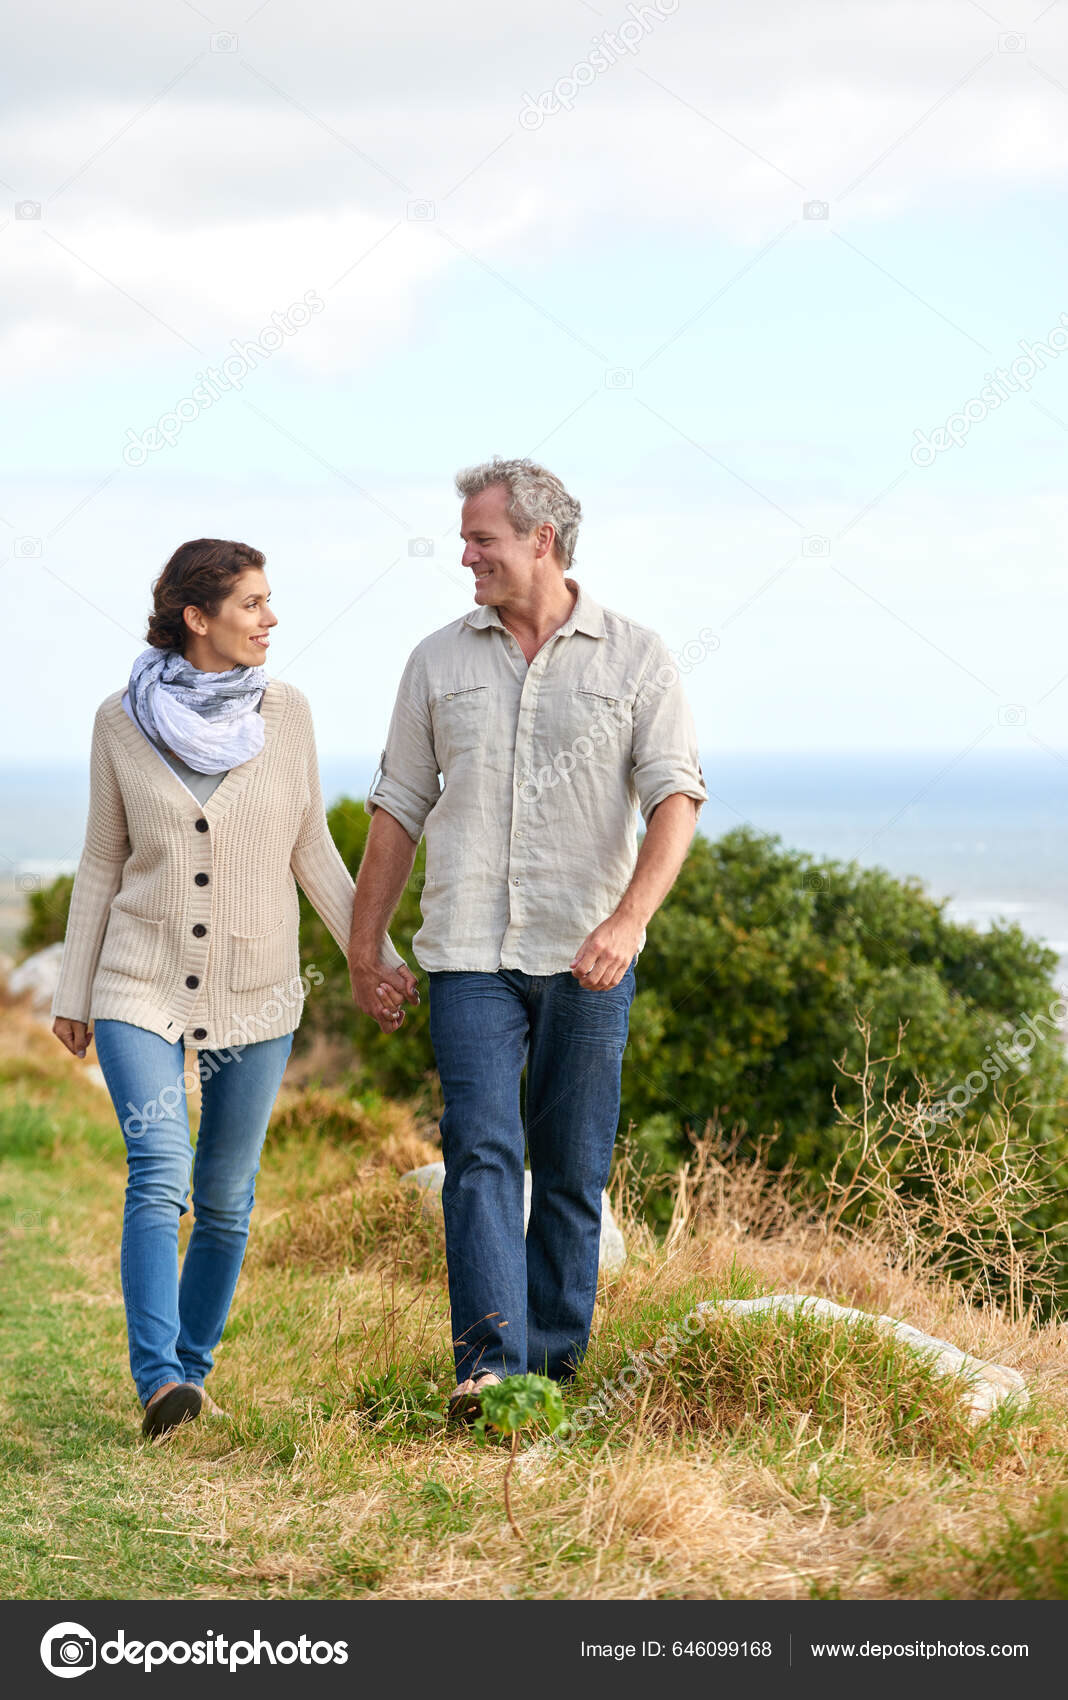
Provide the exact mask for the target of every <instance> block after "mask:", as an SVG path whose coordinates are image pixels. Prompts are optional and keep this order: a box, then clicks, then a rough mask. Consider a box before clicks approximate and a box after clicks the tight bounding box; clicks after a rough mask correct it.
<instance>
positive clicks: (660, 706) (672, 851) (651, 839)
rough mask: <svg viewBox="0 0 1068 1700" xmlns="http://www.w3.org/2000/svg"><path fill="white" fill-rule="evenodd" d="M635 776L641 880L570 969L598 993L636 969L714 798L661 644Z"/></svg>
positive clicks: (648, 661)
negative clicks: (641, 946) (646, 935)
mask: <svg viewBox="0 0 1068 1700" xmlns="http://www.w3.org/2000/svg"><path fill="white" fill-rule="evenodd" d="M631 775H632V778H633V782H634V788H635V791H636V792H637V795H638V802H639V805H640V807H641V811H642V815H643V817H644V819H645V826H646V832H645V838H644V840H643V841H642V846H641V849H640V850H639V852H638V859H637V862H636V863H635V865H634V873H633V874H632V875H631V880H630V884H629V885H628V886H627V889H626V891H625V892H624V893H623V896H622V897H621V898H620V900H619V903H618V904H617V905H616V907H615V909H614V910H613V912H612V914H611V915H609V916H608V917H607V919H606V920H604V921H602V922H601V923H600V925H599V926H597V927H595V928H594V929H593V932H592V933H590V934H589V936H588V937H587V938H586V939H584V940H583V942H582V945H581V946H580V948H579V950H578V952H577V954H576V956H575V958H574V960H573V962H572V964H571V972H572V973H573V974H574V976H575V978H576V979H577V980H578V981H579V983H580V984H581V985H583V986H589V987H591V988H592V989H594V990H597V991H607V990H608V988H609V987H610V986H618V984H619V982H620V980H622V978H623V976H624V974H625V973H626V972H627V969H628V968H629V967H630V964H631V959H632V958H633V956H634V953H635V951H636V950H637V948H638V940H639V939H640V938H641V936H642V928H643V927H644V926H646V925H647V924H648V922H649V921H650V920H651V919H652V917H653V915H655V914H656V911H657V909H659V907H660V905H661V903H663V901H664V898H665V897H666V896H667V894H668V892H669V891H670V890H671V887H672V886H673V885H674V883H675V879H676V876H677V875H678V871H679V869H680V868H681V867H682V864H683V862H684V861H685V859H686V852H687V850H688V849H689V847H690V840H691V839H692V838H693V835H694V829H695V827H696V825H697V816H698V813H699V811H700V808H701V804H702V803H703V802H705V801H706V800H707V798H708V789H707V787H706V785H705V782H704V776H703V774H702V772H701V762H700V758H699V757H698V753H697V731H696V728H695V726H694V722H693V715H692V714H691V712H690V707H689V704H688V703H687V701H686V698H685V696H684V695H683V692H682V687H681V685H680V682H679V675H678V669H677V668H676V667H674V666H673V665H672V662H671V657H670V655H669V653H668V651H667V649H666V648H665V647H664V644H663V643H662V642H661V640H660V639H659V638H654V639H653V642H652V643H651V645H650V647H649V651H648V653H647V655H646V658H645V665H644V667H643V668H642V674H641V679H640V681H639V685H638V690H637V693H636V695H635V699H634V724H633V730H632V734H631Z"/></svg>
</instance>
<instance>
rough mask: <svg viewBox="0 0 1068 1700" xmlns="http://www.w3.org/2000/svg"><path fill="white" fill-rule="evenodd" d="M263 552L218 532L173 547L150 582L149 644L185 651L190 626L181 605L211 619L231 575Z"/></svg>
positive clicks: (259, 562)
mask: <svg viewBox="0 0 1068 1700" xmlns="http://www.w3.org/2000/svg"><path fill="white" fill-rule="evenodd" d="M266 559H267V557H266V556H265V555H262V554H261V553H260V551H259V550H258V549H252V548H250V546H249V545H248V544H247V543H225V542H223V541H221V540H220V539H219V538H218V537H198V538H197V540H196V542H195V543H183V544H182V545H181V547H180V548H178V549H176V550H175V551H174V554H173V555H172V556H171V558H170V560H169V561H168V562H167V565H166V566H165V567H164V569H163V571H162V572H161V573H160V575H159V578H158V579H157V580H156V582H155V584H154V585H153V586H152V596H153V601H154V606H153V609H152V613H151V614H150V615H149V617H148V632H147V633H146V636H147V638H148V641H149V643H150V644H151V645H152V647H153V649H176V650H177V651H178V653H179V654H180V655H184V654H185V646H186V640H187V639H188V637H189V627H188V626H187V625H186V623H185V620H184V619H183V618H182V610H183V609H185V608H188V607H189V606H190V604H192V605H193V606H194V607H196V608H199V609H200V611H201V613H202V614H207V615H208V617H209V618H211V616H212V615H214V614H217V613H218V612H219V607H220V604H221V603H223V602H225V600H226V598H227V597H228V596H229V594H230V592H231V591H232V590H233V587H234V580H235V579H237V578H240V576H241V574H242V573H247V572H248V571H249V569H250V568H251V567H262V566H263V564H264V562H265V560H266Z"/></svg>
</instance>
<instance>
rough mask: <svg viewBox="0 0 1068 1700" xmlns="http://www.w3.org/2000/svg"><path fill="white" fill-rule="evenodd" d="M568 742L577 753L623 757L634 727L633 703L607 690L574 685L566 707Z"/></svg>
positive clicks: (587, 756)
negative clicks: (580, 687)
mask: <svg viewBox="0 0 1068 1700" xmlns="http://www.w3.org/2000/svg"><path fill="white" fill-rule="evenodd" d="M566 715H567V734H568V736H567V742H568V744H569V746H570V747H571V748H572V749H574V751H575V753H576V755H578V756H580V757H585V758H589V757H590V756H591V755H594V754H604V755H606V756H607V755H611V754H612V753H615V754H616V755H617V756H623V755H626V754H628V753H629V751H630V745H631V736H632V733H633V729H634V713H633V704H632V703H631V702H629V701H628V700H627V698H626V697H620V696H613V695H612V694H611V692H610V691H608V690H607V689H606V690H603V691H595V690H590V689H588V688H585V687H584V688H582V689H579V688H577V687H576V689H574V690H573V691H571V693H570V699H569V701H568V703H567V707H566Z"/></svg>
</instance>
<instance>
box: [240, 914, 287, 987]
mask: <svg viewBox="0 0 1068 1700" xmlns="http://www.w3.org/2000/svg"><path fill="white" fill-rule="evenodd" d="M288 937H289V929H288V925H287V923H286V921H285V920H284V919H283V920H281V921H279V922H278V925H277V926H275V927H271V928H269V929H268V931H267V932H265V933H231V934H230V990H231V991H232V992H252V991H255V990H256V989H257V987H259V986H269V985H271V983H272V982H273V981H275V980H282V979H284V978H285V973H286V967H287V964H288V957H287V954H286V944H287V940H288Z"/></svg>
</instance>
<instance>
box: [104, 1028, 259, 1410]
mask: <svg viewBox="0 0 1068 1700" xmlns="http://www.w3.org/2000/svg"><path fill="white" fill-rule="evenodd" d="M93 1033H94V1037H95V1040H96V1053H97V1057H98V1058H99V1061H100V1067H101V1069H102V1070H103V1073H104V1079H105V1080H106V1081H107V1086H108V1091H109V1093H110V1094H111V1101H112V1103H113V1104H114V1106H115V1113H116V1114H117V1116H118V1118H119V1123H120V1125H121V1127H122V1132H123V1137H124V1139H125V1141H126V1155H127V1162H128V1168H129V1172H128V1180H127V1186H126V1207H125V1211H124V1214H123V1222H122V1296H123V1299H124V1300H125V1302H126V1325H127V1330H128V1333H129V1339H130V1369H131V1372H132V1374H133V1378H134V1381H135V1383H136V1385H137V1392H138V1394H139V1396H140V1399H141V1403H142V1404H144V1403H146V1401H147V1400H148V1399H150V1398H151V1397H152V1394H153V1393H155V1392H156V1390H157V1388H160V1387H163V1386H164V1385H165V1384H166V1383H167V1382H168V1381H192V1382H195V1383H196V1384H197V1386H198V1387H200V1386H203V1384H204V1377H205V1376H206V1375H207V1373H208V1371H209V1370H210V1369H211V1367H212V1363H213V1362H214V1359H213V1357H212V1352H213V1350H214V1348H215V1347H216V1346H217V1345H218V1343H219V1340H220V1339H221V1337H222V1331H223V1328H224V1327H225V1325H226V1318H227V1315H228V1314H229V1310H230V1303H231V1300H232V1299H233V1296H234V1289H235V1287H236V1286H237V1278H238V1276H239V1275H240V1273H241V1264H242V1260H243V1259H244V1255H245V1245H246V1243H247V1241H248V1226H249V1218H250V1216H251V1215H252V1205H253V1199H254V1195H255V1176H256V1171H257V1169H258V1168H259V1162H260V1151H261V1150H262V1147H263V1141H264V1136H265V1134H266V1132H267V1123H268V1121H269V1120H270V1116H271V1109H272V1107H273V1105H274V1101H275V1098H276V1097H277V1095H278V1088H279V1086H280V1084H281V1081H282V1074H283V1072H284V1070H285V1066H286V1061H287V1059H288V1057H289V1053H290V1051H291V1050H292V1048H293V1035H292V1033H286V1034H284V1035H283V1036H282V1037H281V1038H280V1039H262V1040H259V1041H258V1042H257V1043H255V1044H249V1045H240V1046H236V1047H235V1048H234V1049H233V1050H230V1051H225V1050H224V1051H198V1052H197V1058H198V1066H197V1068H196V1069H195V1070H193V1069H191V1070H190V1075H191V1077H192V1078H191V1079H190V1080H189V1084H190V1085H191V1086H192V1085H195V1083H196V1079H197V1078H198V1077H199V1079H200V1082H201V1114H200V1130H199V1132H198V1134H197V1144H196V1159H195V1161H193V1163H192V1168H193V1211H194V1214H195V1218H196V1220H195V1222H194V1225H193V1232H192V1234H191V1235H190V1238H189V1244H188V1246H187V1247H186V1253H185V1262H184V1264H183V1266H182V1275H181V1281H180V1282H179V1279H178V1219H179V1217H181V1216H183V1215H184V1214H185V1212H186V1211H187V1210H188V1208H189V1171H190V1163H191V1161H192V1159H193V1152H192V1149H191V1147H190V1135H189V1116H188V1112H187V1109H186V1096H185V1085H184V1084H183V1069H184V1067H185V1058H184V1053H183V1046H182V1044H181V1041H179V1042H178V1043H177V1044H172V1043H170V1042H169V1041H168V1040H166V1039H160V1038H159V1037H158V1036H157V1035H156V1034H155V1033H150V1032H149V1031H148V1029H147V1028H144V1027H135V1026H133V1024H132V1023H130V1022H128V1021H97V1022H95V1023H94V1026H93Z"/></svg>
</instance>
